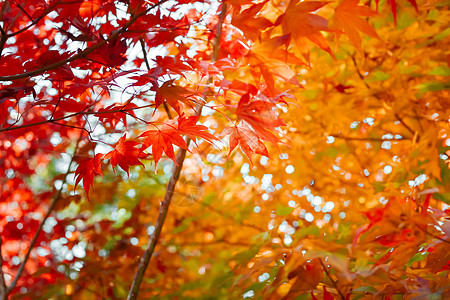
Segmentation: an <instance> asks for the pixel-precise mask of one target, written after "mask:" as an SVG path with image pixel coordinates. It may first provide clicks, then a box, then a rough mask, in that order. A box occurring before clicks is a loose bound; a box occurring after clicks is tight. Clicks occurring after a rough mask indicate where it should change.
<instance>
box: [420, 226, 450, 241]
mask: <svg viewBox="0 0 450 300" xmlns="http://www.w3.org/2000/svg"><path fill="white" fill-rule="evenodd" d="M417 228H419V229H420V230H421V231H423V232H425V233H426V234H428V235H429V236H431V237H434V238H435V239H438V240H440V241H442V242H444V243H447V244H450V241H449V240H446V239H443V238H441V237H439V236H437V235H435V234H434V233H431V232H429V231H428V230H426V229H425V228H422V227H421V226H417Z"/></svg>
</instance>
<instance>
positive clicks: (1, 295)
mask: <svg viewBox="0 0 450 300" xmlns="http://www.w3.org/2000/svg"><path fill="white" fill-rule="evenodd" d="M7 296H8V294H7V293H6V282H5V274H4V273H3V255H2V237H1V236H0V299H1V300H6V299H7V298H8V297H7Z"/></svg>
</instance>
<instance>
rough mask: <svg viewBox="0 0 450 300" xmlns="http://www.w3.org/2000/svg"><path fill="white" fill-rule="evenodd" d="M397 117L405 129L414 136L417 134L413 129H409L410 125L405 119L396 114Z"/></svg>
mask: <svg viewBox="0 0 450 300" xmlns="http://www.w3.org/2000/svg"><path fill="white" fill-rule="evenodd" d="M395 117H396V118H397V119H398V120H399V122H400V123H401V124H402V125H403V127H405V128H406V129H407V130H408V131H409V132H410V133H411V134H412V135H413V136H414V135H415V134H416V132H415V131H414V130H412V128H411V127H409V126H408V124H406V123H405V121H403V119H402V118H401V117H400V115H399V114H395Z"/></svg>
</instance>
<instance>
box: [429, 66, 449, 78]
mask: <svg viewBox="0 0 450 300" xmlns="http://www.w3.org/2000/svg"><path fill="white" fill-rule="evenodd" d="M428 74H430V75H438V76H450V68H449V67H448V66H439V67H436V68H434V69H433V70H431V71H430V72H428Z"/></svg>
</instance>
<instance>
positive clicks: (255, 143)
mask: <svg viewBox="0 0 450 300" xmlns="http://www.w3.org/2000/svg"><path fill="white" fill-rule="evenodd" d="M223 134H224V135H228V134H229V135H230V152H229V153H228V155H230V154H231V152H233V150H234V149H235V148H236V147H237V146H238V145H239V146H240V147H241V150H242V151H243V152H244V154H245V155H246V156H247V157H248V159H249V160H250V162H251V163H253V162H252V153H257V154H261V155H264V156H267V157H268V156H269V153H268V152H267V148H266V146H265V145H264V144H263V142H261V140H260V139H259V138H258V136H257V135H256V133H255V132H254V131H253V130H251V129H250V128H248V127H246V126H243V125H241V126H233V127H228V128H226V129H225V131H224V132H223Z"/></svg>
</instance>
